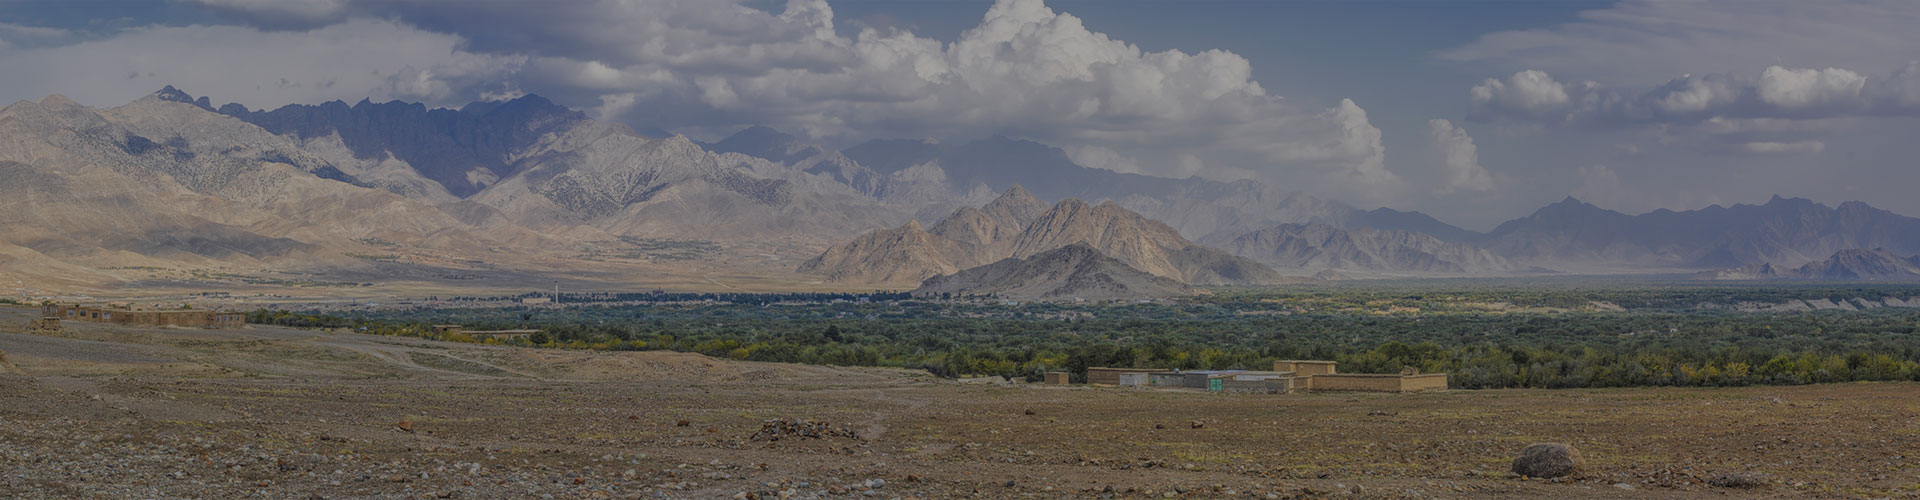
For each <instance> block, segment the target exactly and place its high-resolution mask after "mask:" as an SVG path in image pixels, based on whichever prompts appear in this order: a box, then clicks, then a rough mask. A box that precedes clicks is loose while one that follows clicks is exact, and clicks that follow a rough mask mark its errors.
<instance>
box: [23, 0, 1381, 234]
mask: <svg viewBox="0 0 1920 500" xmlns="http://www.w3.org/2000/svg"><path fill="white" fill-rule="evenodd" d="M194 1H195V3H197V4H199V5H202V6H205V7H207V8H209V9H213V10H215V11H217V12H221V13H223V14H227V15H229V16H230V18H232V19H238V20H240V21H242V22H246V23H252V25H253V26H255V27H252V28H249V27H242V26H183V27H165V26H151V27H144V28H136V29H131V30H126V31H123V32H120V33H116V34H113V35H111V36H108V37H106V38H102V39H97V40H93V41H87V42H82V43H75V44H71V45H66V46H60V47H45V48H36V49H28V50H13V51H9V52H7V53H4V54H0V64H3V65H5V67H8V68H16V69H19V71H9V72H6V73H5V74H0V89H4V90H0V93H3V94H8V95H5V96H4V97H10V98H13V99H25V98H38V97H39V96H41V95H45V94H50V93H56V92H58V93H64V94H68V95H69V96H70V97H73V98H75V99H77V100H80V101H81V102H85V103H89V104H94V105H112V104H118V103H120V102H125V101H128V100H131V99H133V98H137V97H138V96H140V95H143V94H145V93H147V92H151V91H152V90H154V89H157V88H159V87H160V86H162V85H167V84H173V85H177V86H179V87H181V88H182V89H184V90H187V91H188V92H192V93H195V94H199V95H208V96H210V97H211V98H212V99H213V100H215V101H222V102H224V101H237V102H240V103H242V104H245V105H247V106H250V107H255V108H259V107H271V106H276V105H279V104H285V103H289V102H307V103H311V102H318V101H322V100H329V99H345V100H349V101H357V100H359V99H360V98H363V97H370V98H373V99H375V100H384V99H396V98H397V99H408V100H422V101H426V102H427V103H428V104H429V105H457V104H460V102H461V101H463V100H471V99H477V98H479V97H482V96H489V95H495V96H497V95H506V94H513V93H517V92H534V93H540V94H543V95H546V96H547V97H550V98H553V99H554V100H556V101H557V102H561V103H563V104H569V105H573V106H577V107H581V108H586V109H592V110H594V111H595V112H596V113H597V114H598V115H599V116H601V117H603V118H608V119H615V120H621V121H626V122H628V123H631V124H633V125H637V126H642V127H662V128H668V129H672V130H675V131H681V132H685V133H688V134H692V135H696V136H707V137H712V136H717V135H719V134H722V133H726V132H731V131H733V130H738V129H739V128H741V127H742V126H746V125H769V126H773V127H776V128H780V129H783V130H787V131H790V132H795V133H799V134H801V135H805V136H808V137H811V138H814V139H817V140H822V141H827V142H852V141H859V140H864V139H868V138H875V137H929V136H932V137H947V138H957V139H972V138H979V137H985V136H988V135H991V134H1005V135H1009V136H1017V137H1026V138H1031V139H1034V140H1037V141H1041V142H1045V143H1049V144H1054V145H1058V146H1061V147H1063V148H1067V149H1069V150H1070V151H1077V152H1078V153H1077V156H1079V157H1082V158H1090V160H1089V161H1094V160H1096V159H1107V160H1109V161H1105V162H1103V165H1106V166H1111V167H1112V168H1116V169H1131V170H1134V171H1137V172H1140V173H1146V174H1153V175H1167V176H1185V175H1192V174H1199V175H1205V176H1210V177H1219V178H1238V177H1254V178H1261V179H1264V180H1268V181H1272V182H1281V183H1299V182H1314V183H1316V184H1315V185H1316V186H1330V187H1332V188H1335V189H1338V190H1343V191H1349V192H1354V193H1361V194H1365V195H1367V196H1373V197H1379V196H1391V194H1390V192H1389V191H1390V190H1391V189H1395V188H1396V186H1399V185H1400V184H1401V180H1400V178H1399V177H1398V176H1397V175H1395V174H1394V173H1393V172H1391V171H1389V170H1387V169H1386V167H1385V148H1384V146H1383V145H1382V143H1381V133H1380V130H1379V129H1378V128H1376V127H1374V126H1373V125H1372V124H1371V123H1370V122H1369V121H1368V118H1367V112H1366V110H1364V109H1362V108H1361V107H1360V105H1359V104H1357V103H1355V102H1353V101H1351V100H1345V101H1342V102H1340V103H1338V104H1336V105H1332V106H1314V105H1311V104H1310V103H1304V102H1295V101H1293V100H1288V99H1283V98H1281V97H1280V96H1277V95H1271V94H1269V93H1268V91H1267V89H1265V88H1263V87H1262V86H1261V85H1260V84H1259V83H1258V82H1257V81H1255V80H1254V79H1253V77H1252V74H1253V71H1252V64H1251V63H1250V62H1249V61H1248V60H1247V59H1246V58H1244V57H1241V56H1239V55H1237V54H1234V53H1231V52H1226V51H1222V50H1206V51H1200V52H1185V51H1180V50H1165V51H1158V52H1155V51H1147V50H1143V49H1141V48H1140V47H1139V46H1136V45H1133V44H1130V43H1127V42H1125V41H1122V40H1116V39H1113V38H1111V37H1109V36H1107V35H1106V34H1103V33H1100V32H1097V31H1093V30H1091V29H1089V28H1088V27H1087V26H1085V25H1084V24H1083V23H1082V22H1081V20H1080V19H1079V18H1078V17H1075V16H1073V15H1071V14H1067V13H1063V12H1057V11H1055V10H1053V9H1051V8H1049V7H1048V6H1047V5H1046V4H1045V3H1044V2H1042V1H1041V0H997V1H996V2H994V3H993V5H992V6H991V7H989V8H988V9H987V10H986V12H985V13H984V15H982V17H981V19H980V22H979V24H978V25H977V26H975V27H973V28H972V29H968V30H966V31H964V32H962V33H961V34H960V35H959V36H958V38H957V39H955V40H953V41H951V42H943V41H940V40H935V39H931V38H926V37H922V36H919V35H916V34H914V33H912V32H908V31H903V30H893V29H886V30H883V29H876V28H871V27H865V28H861V29H859V30H858V32H857V33H854V34H851V35H842V34H841V33H840V32H839V31H837V30H836V27H837V24H836V22H835V21H836V20H835V17H834V13H833V10H832V8H831V7H830V6H829V5H828V4H827V3H826V2H825V1H824V0H789V1H788V2H787V4H786V6H785V8H784V9H783V10H782V11H781V12H777V13H776V12H767V11H763V10H758V9H754V8H750V7H748V6H746V5H743V4H742V2H744V0H582V1H574V2H539V3H522V2H435V1H418V2H413V1H400V2H394V1H387V0H325V1H321V2H295V1H267V0H194ZM340 19H345V20H340ZM293 30H299V31H293ZM1096 151H1099V152H1110V154H1107V153H1094V152H1096ZM1115 158H1125V159H1126V161H1114V160H1113V159H1115Z"/></svg>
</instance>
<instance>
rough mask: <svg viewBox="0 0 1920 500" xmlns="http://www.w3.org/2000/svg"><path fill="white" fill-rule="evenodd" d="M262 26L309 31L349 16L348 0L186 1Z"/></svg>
mask: <svg viewBox="0 0 1920 500" xmlns="http://www.w3.org/2000/svg"><path fill="white" fill-rule="evenodd" d="M186 1H187V2H189V3H194V4H199V5H201V6H203V7H207V8H209V9H212V10H214V11H215V12H219V13H222V14H226V15H229V16H233V17H236V18H240V19H242V20H245V21H248V22H251V23H253V24H255V25H259V26H262V27H271V28H276V29H309V28H316V27H319V26H323V25H326V24H330V23H332V22H334V21H339V20H341V19H343V18H344V17H345V16H346V13H347V2H346V1H345V0H186Z"/></svg>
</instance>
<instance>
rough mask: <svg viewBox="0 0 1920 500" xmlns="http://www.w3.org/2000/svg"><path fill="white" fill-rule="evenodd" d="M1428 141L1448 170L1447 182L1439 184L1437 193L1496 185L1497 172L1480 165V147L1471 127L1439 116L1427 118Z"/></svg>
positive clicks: (1442, 164)
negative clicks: (1471, 133) (1491, 171)
mask: <svg viewBox="0 0 1920 500" xmlns="http://www.w3.org/2000/svg"><path fill="white" fill-rule="evenodd" d="M1427 141H1428V143H1429V144H1430V145H1431V146H1432V147H1433V150H1434V151H1435V152H1437V153H1438V156H1439V157H1440V165H1441V167H1443V168H1444V169H1445V171H1446V184H1444V185H1442V186H1440V187H1439V188H1436V189H1435V190H1434V191H1435V192H1436V193H1439V194H1449V193H1452V192H1454V191H1455V190H1467V191H1488V190H1491V189H1493V175H1492V174H1489V173H1487V169H1486V167H1483V166H1481V165H1480V150H1479V148H1478V147H1477V146H1474V144H1473V137H1471V136H1469V135H1467V129H1465V128H1461V127H1458V126H1455V125H1454V124H1453V122H1450V121H1447V120H1443V119H1438V118H1435V119H1433V120H1429V121H1427Z"/></svg>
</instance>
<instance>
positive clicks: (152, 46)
mask: <svg viewBox="0 0 1920 500" xmlns="http://www.w3.org/2000/svg"><path fill="white" fill-rule="evenodd" d="M459 45H460V38H459V37H457V36H453V35H446V34H439V33H429V32H424V31H420V30H416V29H413V28H410V27H407V26H405V25H400V24H395V23H393V22H389V21H374V20H356V21H349V22H345V23H341V24H335V25H332V26H328V27H325V28H321V29H316V30H313V31H309V32H284V31H281V32H274V31H261V30H257V29H253V28H246V27H239V26H180V27H165V26H154V27H146V28H137V29H132V30H128V31H125V32H122V33H119V34H118V35H116V36H113V37H110V38H105V39H100V40H92V41H86V42H81V43H75V44H70V45H63V46H55V47H36V48H25V49H20V50H13V51H8V52H5V53H0V67H7V68H16V69H19V70H17V71H5V72H0V89H4V90H3V91H0V92H3V93H4V94H3V95H0V98H3V99H4V100H7V101H12V100H19V99H37V98H39V97H41V96H45V95H48V94H55V93H58V94H64V95H67V96H68V97H71V98H73V99H75V100H78V101H80V102H82V103H86V104H89V105H95V106H110V105H118V104H121V103H125V102H127V101H131V100H133V99H135V98H138V97H140V96H143V95H146V94H147V93H150V92H153V91H155V90H158V89H159V88H160V87H162V86H165V85H175V86H178V87H180V88H181V89H183V90H186V91H188V92H191V93H194V94H196V95H210V96H212V98H213V99H214V100H216V101H219V102H239V103H241V104H244V105H247V106H249V107H253V108H263V107H278V106H280V105H284V104H288V103H295V102H300V103H317V102H320V101H325V100H332V99H342V100H347V101H349V102H352V101H358V100H360V99H363V98H371V99H375V100H387V99H406V100H414V101H426V102H428V103H429V104H437V105H453V104H460V103H461V102H462V101H463V100H464V99H466V98H468V97H469V94H471V93H474V92H477V91H480V90H482V89H486V88H487V87H488V85H489V84H488V83H487V82H489V81H492V80H494V79H495V78H498V77H501V76H503V75H506V74H508V73H511V72H512V71H513V70H514V69H515V68H517V67H518V65H519V64H520V63H521V61H522V60H523V58H517V57H512V56H495V55H484V54H473V53H468V52H464V51H461V50H460V49H459ZM496 90H497V89H496Z"/></svg>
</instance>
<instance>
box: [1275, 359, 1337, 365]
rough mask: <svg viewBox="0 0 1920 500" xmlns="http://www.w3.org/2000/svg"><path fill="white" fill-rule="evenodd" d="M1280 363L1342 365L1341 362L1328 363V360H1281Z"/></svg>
mask: <svg viewBox="0 0 1920 500" xmlns="http://www.w3.org/2000/svg"><path fill="white" fill-rule="evenodd" d="M1280 362H1281V363H1300V364H1307V365H1337V364H1340V362H1339V361H1326V360H1320V359H1283V360H1280Z"/></svg>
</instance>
